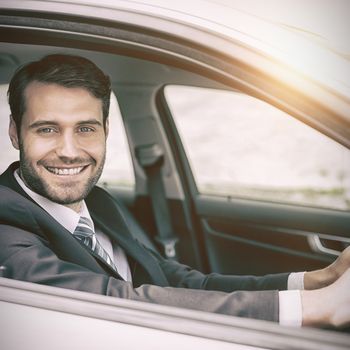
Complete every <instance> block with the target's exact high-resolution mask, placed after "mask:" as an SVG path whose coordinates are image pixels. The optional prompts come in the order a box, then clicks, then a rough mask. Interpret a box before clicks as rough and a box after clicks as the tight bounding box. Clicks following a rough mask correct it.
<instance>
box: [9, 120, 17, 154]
mask: <svg viewBox="0 0 350 350" xmlns="http://www.w3.org/2000/svg"><path fill="white" fill-rule="evenodd" d="M9 136H10V139H11V143H12V146H13V147H14V148H16V149H19V142H18V133H17V126H16V123H15V121H14V120H13V118H12V115H11V116H10V125H9Z"/></svg>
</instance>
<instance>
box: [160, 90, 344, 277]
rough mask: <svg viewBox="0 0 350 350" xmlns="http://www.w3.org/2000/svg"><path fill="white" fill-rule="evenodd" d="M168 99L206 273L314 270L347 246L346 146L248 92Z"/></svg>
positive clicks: (189, 93) (172, 93)
mask: <svg viewBox="0 0 350 350" xmlns="http://www.w3.org/2000/svg"><path fill="white" fill-rule="evenodd" d="M162 101H163V103H166V104H167V106H168V110H167V113H165V114H167V115H166V116H164V118H170V119H171V123H170V124H169V125H170V127H169V126H168V128H170V129H171V131H172V132H173V138H172V140H173V141H174V143H176V149H177V152H178V157H177V159H178V162H179V167H180V168H181V169H182V174H183V181H184V182H185V183H186V186H185V188H187V195H188V196H189V198H190V199H189V202H190V203H191V205H190V209H189V210H190V216H191V218H192V223H193V226H192V227H193V228H194V230H195V237H196V240H197V247H198V249H199V250H200V252H201V254H200V256H202V257H205V258H204V260H203V259H202V260H201V264H202V266H204V267H205V269H206V270H207V271H210V272H220V273H236V274H257V275H261V274H267V273H278V272H286V271H305V270H311V269H317V268H321V267H323V266H325V265H327V264H329V263H330V262H331V261H333V260H334V259H335V258H336V257H337V256H338V255H339V252H340V251H342V250H343V249H344V248H345V247H346V246H347V245H349V243H350V233H349V227H350V212H349V209H350V150H349V149H348V148H346V147H344V146H343V145H341V144H339V143H338V142H336V141H335V140H332V139H330V138H329V137H327V136H325V135H323V134H322V133H320V132H319V131H317V130H315V129H314V128H311V127H310V126H308V125H306V124H305V123H302V122H301V121H299V120H297V119H295V118H293V116H292V115H291V114H289V113H286V112H284V111H282V110H281V109H278V108H277V107H275V106H273V105H272V104H269V103H266V102H264V101H262V100H260V99H257V98H256V97H253V96H251V95H249V94H247V93H244V92H242V91H228V90H222V89H206V88H201V87H193V86H174V85H171V86H167V87H166V88H165V89H164V91H163V100H162ZM315 112H317V110H315V111H314V113H315Z"/></svg>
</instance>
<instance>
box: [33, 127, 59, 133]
mask: <svg viewBox="0 0 350 350" xmlns="http://www.w3.org/2000/svg"><path fill="white" fill-rule="evenodd" d="M55 131H56V130H55V129H54V128H49V127H46V128H40V129H38V131H37V132H38V133H39V134H50V133H53V132H55Z"/></svg>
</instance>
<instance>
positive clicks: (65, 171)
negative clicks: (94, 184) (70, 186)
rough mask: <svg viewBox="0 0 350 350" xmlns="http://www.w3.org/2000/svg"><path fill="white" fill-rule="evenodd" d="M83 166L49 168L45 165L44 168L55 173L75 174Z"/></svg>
mask: <svg viewBox="0 0 350 350" xmlns="http://www.w3.org/2000/svg"><path fill="white" fill-rule="evenodd" d="M83 168H84V167H79V168H69V169H68V168H64V169H63V168H51V167H47V168H46V169H47V170H48V171H50V172H51V173H53V174H55V175H76V174H79V173H80V172H81V171H82V170H83Z"/></svg>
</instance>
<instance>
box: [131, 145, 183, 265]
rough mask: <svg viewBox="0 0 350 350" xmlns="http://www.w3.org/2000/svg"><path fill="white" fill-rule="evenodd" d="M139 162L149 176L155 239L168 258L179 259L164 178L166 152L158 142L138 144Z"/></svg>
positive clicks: (148, 182)
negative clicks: (155, 231)
mask: <svg viewBox="0 0 350 350" xmlns="http://www.w3.org/2000/svg"><path fill="white" fill-rule="evenodd" d="M135 153H136V157H137V160H138V162H139V164H140V165H141V166H142V168H143V169H144V171H145V173H146V176H147V186H148V192H149V195H150V197H151V202H152V208H153V212H154V216H155V221H156V226H157V231H158V235H156V237H155V240H156V241H157V242H158V243H159V244H160V246H161V247H162V250H163V254H164V256H165V257H166V258H168V259H172V260H177V254H176V243H177V241H178V238H177V237H176V235H175V234H174V232H173V229H172V225H171V217H170V213H169V207H168V202H167V198H166V195H165V189H164V183H163V179H162V167H163V165H164V153H163V150H162V148H161V147H160V146H159V145H158V144H157V143H155V144H151V145H143V146H138V147H136V149H135Z"/></svg>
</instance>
